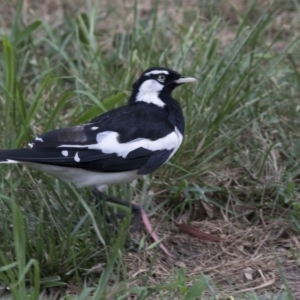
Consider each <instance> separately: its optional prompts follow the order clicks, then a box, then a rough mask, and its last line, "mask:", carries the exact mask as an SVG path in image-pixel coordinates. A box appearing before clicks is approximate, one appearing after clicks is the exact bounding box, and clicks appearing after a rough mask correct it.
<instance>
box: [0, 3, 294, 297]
mask: <svg viewBox="0 0 300 300" xmlns="http://www.w3.org/2000/svg"><path fill="white" fill-rule="evenodd" d="M0 32H1V44H0V128H1V130H0V142H1V148H15V147H21V146H26V145H27V143H28V142H29V141H30V140H31V139H33V137H34V136H36V135H37V134H40V133H42V132H45V131H48V130H52V129H55V128H59V127H63V126H67V125H70V124H72V125H75V124H79V123H83V122H87V121H88V120H89V119H91V118H93V117H94V116H96V115H98V114H100V113H102V112H104V111H107V110H109V109H112V108H114V107H116V106H120V105H123V104H124V103H125V102H126V99H127V98H128V96H129V94H130V88H131V84H132V83H133V82H134V80H135V79H136V78H137V77H138V76H139V75H140V73H141V72H142V70H144V69H146V68H148V67H151V66H165V67H170V68H173V69H175V70H177V71H179V72H181V73H182V74H185V75H190V76H197V77H198V78H199V83H198V84H197V85H195V86H191V85H189V86H185V87H182V88H180V89H178V91H176V93H175V96H176V99H178V100H179V101H180V103H181V105H182V107H183V109H184V114H185V116H186V135H185V139H184V143H183V145H182V147H181V148H180V151H179V152H178V154H176V156H175V157H174V158H173V159H172V160H171V162H169V163H168V164H167V165H165V166H163V167H162V168H161V169H160V170H159V171H158V172H156V173H155V174H153V175H151V176H148V177H146V178H144V179H143V180H139V181H138V182H137V183H135V185H131V186H128V185H124V186H119V187H112V188H111V189H110V194H111V195H114V196H116V197H119V198H123V199H126V200H128V201H131V200H135V201H137V202H139V203H140V204H141V205H142V206H143V207H144V208H145V209H146V210H147V211H148V212H149V214H150V216H151V220H152V222H153V223H154V224H156V229H157V231H158V232H159V235H160V237H161V238H162V239H163V242H164V244H165V245H166V247H167V248H168V249H169V251H170V252H172V254H173V255H174V256H175V258H174V257H173V258H171V257H168V256H167V255H166V254H164V253H163V252H161V251H160V250H159V248H158V247H157V245H156V244H152V241H151V238H150V237H148V236H142V237H139V239H140V240H141V243H142V244H141V247H142V246H144V247H146V248H147V251H141V252H140V253H132V252H128V251H126V250H125V249H124V240H125V238H126V232H127V230H128V224H129V222H130V216H128V218H125V219H124V220H123V221H122V222H121V224H120V231H119V232H118V233H115V232H114V230H113V228H111V226H110V225H108V224H106V222H105V218H104V217H103V210H104V209H106V210H107V211H112V212H114V211H115V210H116V209H117V208H116V207H110V206H108V205H107V207H103V206H105V205H104V204H102V203H95V202H94V201H93V200H92V199H91V194H90V190H89V189H81V190H78V189H75V188H74V186H72V185H69V184H66V183H64V182H61V181H60V180H58V179H56V178H53V177H51V176H48V175H45V174H43V173H41V172H38V171H34V170H28V169H26V168H23V167H16V166H12V165H1V168H0V298H1V299H184V300H192V299H277V300H279V299H281V300H282V299H300V289H299V286H300V276H299V272H300V241H299V233H300V221H299V212H300V189H299V178H300V165H299V154H300V137H299V127H298V126H299V114H300V112H299V111H300V98H299V97H300V42H299V33H300V4H299V2H298V1H297V0H294V1H293V0H273V1H272V0H261V1H246V0H231V1H217V0H212V1H205V0H198V1H197V0H185V1H180V0H177V1H168V0H166V1H150V0H145V1H138V0H137V1H132V0H127V1H116V0H112V1H100V0H99V1H97V0H94V1H92V0H73V1H69V0H45V1H43V2H41V1H37V0H23V1H22V0H19V1H17V0H14V1H9V0H2V1H1V3H0ZM118 209H120V208H118ZM128 215H129V214H128ZM178 222H188V223H191V224H192V225H193V226H195V227H196V228H198V229H200V230H202V231H204V232H206V233H208V234H211V235H214V236H216V237H218V238H220V239H221V241H220V242H209V241H203V240H199V239H196V238H192V237H190V236H188V235H187V234H186V233H185V232H182V231H180V228H179V227H178V226H177V224H178Z"/></svg>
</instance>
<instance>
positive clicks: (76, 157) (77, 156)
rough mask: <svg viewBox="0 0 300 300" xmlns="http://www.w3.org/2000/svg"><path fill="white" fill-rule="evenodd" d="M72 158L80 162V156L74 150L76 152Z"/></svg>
mask: <svg viewBox="0 0 300 300" xmlns="http://www.w3.org/2000/svg"><path fill="white" fill-rule="evenodd" d="M74 160H75V161H76V162H80V157H79V155H78V152H76V154H75V156H74Z"/></svg>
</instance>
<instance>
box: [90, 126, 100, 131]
mask: <svg viewBox="0 0 300 300" xmlns="http://www.w3.org/2000/svg"><path fill="white" fill-rule="evenodd" d="M98 128H99V127H97V126H93V127H91V130H97V129H98Z"/></svg>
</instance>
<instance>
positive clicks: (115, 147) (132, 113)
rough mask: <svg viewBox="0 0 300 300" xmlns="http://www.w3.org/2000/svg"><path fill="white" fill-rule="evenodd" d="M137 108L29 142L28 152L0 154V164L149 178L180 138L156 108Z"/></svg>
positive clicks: (118, 112)
mask: <svg viewBox="0 0 300 300" xmlns="http://www.w3.org/2000/svg"><path fill="white" fill-rule="evenodd" d="M138 106H139V105H136V106H130V107H128V106H125V107H122V108H120V109H115V110H112V111H110V112H108V113H105V114H103V115H101V116H100V117H98V118H96V119H94V120H92V121H91V122H89V123H87V124H84V125H81V126H75V127H66V128H62V129H58V130H54V131H50V132H48V133H45V134H42V135H40V136H38V137H36V138H35V139H34V140H33V141H32V142H31V143H29V146H30V147H31V148H30V149H29V148H28V149H16V150H2V151H0V161H1V160H2V161H4V159H6V160H10V161H17V162H35V163H42V164H50V165H57V166H66V167H73V168H82V169H86V170H90V171H96V172H122V171H129V170H138V172H137V173H138V174H140V175H144V174H149V173H151V172H153V171H155V170H156V169H157V168H159V167H160V166H161V165H162V164H163V163H164V162H166V161H167V160H168V159H169V158H170V156H171V155H172V154H173V153H174V152H175V151H176V150H177V149H178V147H179V145H180V143H181V139H182V136H181V135H180V133H179V132H177V131H175V130H174V126H173V125H172V124H171V123H170V122H168V117H167V115H165V113H164V112H163V111H162V110H161V109H158V110H155V109H152V108H151V109H148V110H145V109H143V108H142V109H141V107H140V108H139V107H138Z"/></svg>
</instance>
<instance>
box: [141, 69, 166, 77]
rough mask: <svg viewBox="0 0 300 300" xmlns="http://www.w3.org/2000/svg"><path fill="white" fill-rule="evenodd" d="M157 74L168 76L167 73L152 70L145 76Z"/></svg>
mask: <svg viewBox="0 0 300 300" xmlns="http://www.w3.org/2000/svg"><path fill="white" fill-rule="evenodd" d="M157 74H166V75H169V72H168V71H165V70H153V71H150V72H147V73H145V75H146V76H150V75H157Z"/></svg>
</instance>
